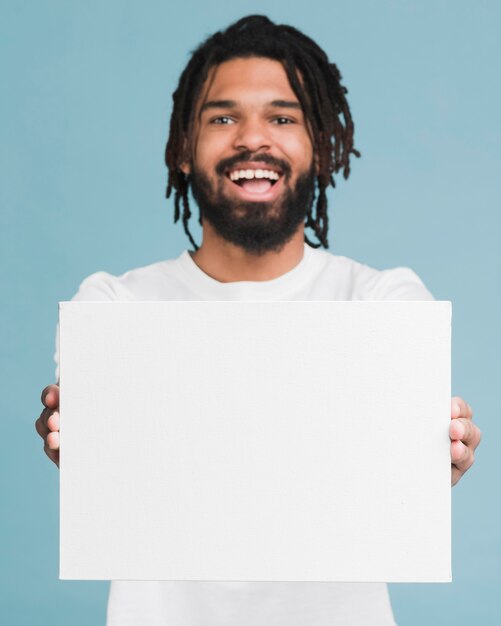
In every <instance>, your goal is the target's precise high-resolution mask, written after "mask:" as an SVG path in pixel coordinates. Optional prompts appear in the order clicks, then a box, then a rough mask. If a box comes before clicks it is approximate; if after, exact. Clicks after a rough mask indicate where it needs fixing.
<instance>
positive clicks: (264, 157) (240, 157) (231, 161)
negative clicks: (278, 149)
mask: <svg viewBox="0 0 501 626" xmlns="http://www.w3.org/2000/svg"><path fill="white" fill-rule="evenodd" d="M256 162H258V163H266V164H267V165H274V166H275V167H278V168H279V169H280V170H282V172H283V174H284V176H285V178H286V179H288V178H289V176H290V174H291V167H290V165H289V164H288V163H287V161H284V160H283V159H277V158H276V157H273V156H271V154H257V155H255V156H253V153H252V152H251V151H250V150H245V151H244V152H240V153H239V154H235V156H232V157H228V158H227V159H222V160H221V161H219V163H218V164H217V165H216V174H219V176H223V175H224V173H225V172H226V170H228V169H231V168H232V167H233V166H234V165H236V164H237V163H256Z"/></svg>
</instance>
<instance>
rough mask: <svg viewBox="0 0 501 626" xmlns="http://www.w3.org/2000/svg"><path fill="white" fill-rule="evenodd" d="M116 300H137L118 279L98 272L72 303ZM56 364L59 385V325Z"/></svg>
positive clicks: (87, 281) (86, 283)
mask: <svg viewBox="0 0 501 626" xmlns="http://www.w3.org/2000/svg"><path fill="white" fill-rule="evenodd" d="M114 300H122V301H123V300H125V301H130V300H135V298H134V296H133V294H132V293H131V292H130V291H129V290H128V289H127V288H126V287H125V286H124V285H123V283H122V282H121V281H120V280H119V279H118V278H117V277H116V276H112V275H111V274H108V273H107V272H96V273H95V274H91V275H90V276H88V277H87V278H86V279H85V280H83V281H82V283H81V284H80V287H79V288H78V291H77V293H76V294H75V295H74V296H73V298H71V301H72V302H112V301H114ZM55 344H56V346H55V352H54V362H55V364H56V381H57V384H59V323H58V324H57V329H56V341H55Z"/></svg>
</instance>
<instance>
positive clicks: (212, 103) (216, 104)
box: [200, 100, 237, 113]
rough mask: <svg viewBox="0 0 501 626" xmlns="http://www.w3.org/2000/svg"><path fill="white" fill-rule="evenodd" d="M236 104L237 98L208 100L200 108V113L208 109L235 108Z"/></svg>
mask: <svg viewBox="0 0 501 626" xmlns="http://www.w3.org/2000/svg"><path fill="white" fill-rule="evenodd" d="M236 106H237V103H236V102H235V100H208V101H207V102H206V103H205V104H204V105H203V106H202V108H201V109H200V113H203V112H204V111H207V109H233V108H235V107H236Z"/></svg>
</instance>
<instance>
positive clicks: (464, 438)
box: [449, 396, 482, 486]
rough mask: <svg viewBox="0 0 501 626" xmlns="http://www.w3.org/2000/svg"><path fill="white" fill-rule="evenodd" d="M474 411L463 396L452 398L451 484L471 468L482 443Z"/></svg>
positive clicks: (450, 429) (450, 434)
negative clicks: (476, 451)
mask: <svg viewBox="0 0 501 626" xmlns="http://www.w3.org/2000/svg"><path fill="white" fill-rule="evenodd" d="M472 415H473V411H472V410H471V407H470V405H469V404H467V403H466V402H465V401H464V400H463V399H462V398H459V397H458V396H455V397H454V398H452V400H451V420H452V421H451V425H450V427H449V437H450V438H451V464H452V474H451V484H452V486H454V485H455V484H456V483H457V482H458V481H459V479H460V478H461V476H462V475H463V474H464V473H465V472H466V470H468V469H470V467H471V466H472V465H473V461H474V460H475V457H474V452H475V448H476V447H477V446H478V444H479V443H480V439H481V438H482V433H481V432H480V429H479V428H478V427H477V426H475V424H474V423H473V422H472V419H471V418H472Z"/></svg>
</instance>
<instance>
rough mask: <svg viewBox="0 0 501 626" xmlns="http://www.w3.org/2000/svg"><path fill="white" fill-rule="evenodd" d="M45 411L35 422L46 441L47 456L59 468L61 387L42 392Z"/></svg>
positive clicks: (55, 386)
mask: <svg viewBox="0 0 501 626" xmlns="http://www.w3.org/2000/svg"><path fill="white" fill-rule="evenodd" d="M42 404H43V405H44V406H45V409H44V410H43V411H42V412H41V413H40V417H39V418H38V419H37V421H36V422H35V428H36V429H37V433H38V434H39V435H40V437H42V439H43V440H44V448H43V449H44V450H45V454H46V455H47V456H48V457H49V459H50V460H51V461H54V463H55V464H56V465H57V466H58V467H59V386H58V385H49V386H48V387H45V389H44V390H43V391H42Z"/></svg>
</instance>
